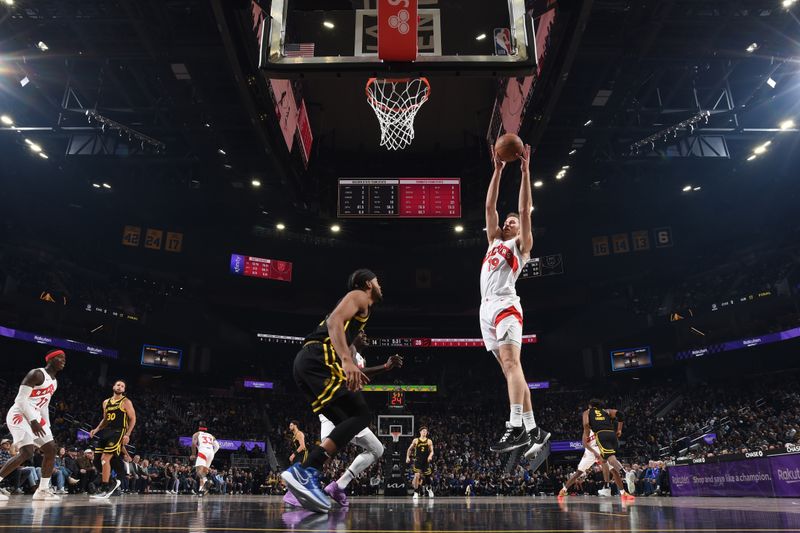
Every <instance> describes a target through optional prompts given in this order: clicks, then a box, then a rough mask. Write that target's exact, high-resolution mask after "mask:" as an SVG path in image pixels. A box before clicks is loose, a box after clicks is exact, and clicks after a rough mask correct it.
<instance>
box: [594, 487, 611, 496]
mask: <svg viewBox="0 0 800 533" xmlns="http://www.w3.org/2000/svg"><path fill="white" fill-rule="evenodd" d="M597 495H598V496H605V497H609V496H611V489H610V488H609V489H600V490H598V491H597Z"/></svg>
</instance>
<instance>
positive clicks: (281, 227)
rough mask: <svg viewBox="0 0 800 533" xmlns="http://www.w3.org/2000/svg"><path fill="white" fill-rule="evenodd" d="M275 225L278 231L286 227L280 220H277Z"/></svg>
mask: <svg viewBox="0 0 800 533" xmlns="http://www.w3.org/2000/svg"><path fill="white" fill-rule="evenodd" d="M275 227H276V228H278V231H283V230H285V229H286V226H285V225H284V224H283V223H281V222H278V223H277V224H275Z"/></svg>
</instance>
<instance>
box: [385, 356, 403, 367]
mask: <svg viewBox="0 0 800 533" xmlns="http://www.w3.org/2000/svg"><path fill="white" fill-rule="evenodd" d="M384 366H386V370H392V369H394V368H402V367H403V358H402V357H400V355H398V354H394V355H393V356H391V357H389V359H387V360H386V365H384Z"/></svg>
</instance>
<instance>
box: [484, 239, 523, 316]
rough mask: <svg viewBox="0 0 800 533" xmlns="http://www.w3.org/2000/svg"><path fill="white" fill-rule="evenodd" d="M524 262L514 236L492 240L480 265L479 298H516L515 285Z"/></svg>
mask: <svg viewBox="0 0 800 533" xmlns="http://www.w3.org/2000/svg"><path fill="white" fill-rule="evenodd" d="M525 262H526V258H525V257H524V256H523V254H522V252H520V250H519V247H518V246H517V239H516V238H514V239H510V240H508V241H503V240H501V239H495V240H493V241H492V243H491V244H490V245H489V249H488V250H487V252H486V257H484V258H483V264H482V265H481V300H483V301H486V300H491V299H495V298H508V297H511V298H516V297H517V289H516V287H515V285H516V283H517V279H518V278H519V275H520V273H521V272H522V267H523V266H524V265H525Z"/></svg>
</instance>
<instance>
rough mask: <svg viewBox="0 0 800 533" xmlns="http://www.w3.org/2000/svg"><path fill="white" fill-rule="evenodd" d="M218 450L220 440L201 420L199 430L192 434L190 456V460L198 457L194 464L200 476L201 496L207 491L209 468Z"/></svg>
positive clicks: (199, 491) (199, 492)
mask: <svg viewBox="0 0 800 533" xmlns="http://www.w3.org/2000/svg"><path fill="white" fill-rule="evenodd" d="M217 450H219V442H217V439H216V437H214V435H212V434H211V433H209V432H208V428H207V427H206V423H205V422H200V424H198V428H197V431H196V432H195V434H194V435H192V456H191V457H190V458H189V460H190V461H194V460H195V457H197V460H196V461H195V463H194V466H195V468H196V469H197V477H198V478H200V487H199V488H198V495H199V496H203V495H204V494H205V493H206V482H207V478H208V469H209V468H211V462H212V461H214V454H216V453H217Z"/></svg>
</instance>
